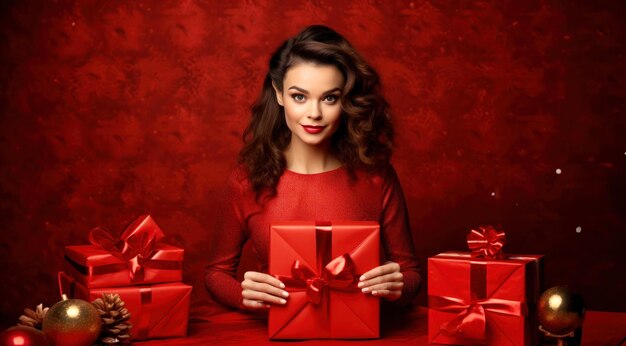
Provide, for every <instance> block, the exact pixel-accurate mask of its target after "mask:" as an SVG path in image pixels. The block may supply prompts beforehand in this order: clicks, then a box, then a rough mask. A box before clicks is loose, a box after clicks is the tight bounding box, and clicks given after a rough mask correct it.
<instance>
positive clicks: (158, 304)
mask: <svg viewBox="0 0 626 346" xmlns="http://www.w3.org/2000/svg"><path fill="white" fill-rule="evenodd" d="M59 285H60V290H61V293H62V294H67V295H68V296H69V297H70V298H78V299H83V300H86V301H89V302H92V301H94V300H95V299H97V298H101V297H102V294H103V293H117V294H119V295H120V298H121V299H122V300H123V301H124V303H125V306H126V308H127V309H128V311H129V312H130V315H131V316H130V322H131V323H132V329H131V339H132V340H143V339H158V338H172V337H185V336H186V335H187V321H188V318H189V302H190V298H191V288H192V287H191V286H189V285H185V284H183V283H180V282H171V283H164V284H155V285H147V286H128V287H109V288H87V287H85V286H83V285H81V284H80V283H79V282H77V281H76V280H74V279H73V278H72V277H70V276H68V275H66V274H65V273H64V272H60V273H59Z"/></svg>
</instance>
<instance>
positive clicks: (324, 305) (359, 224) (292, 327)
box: [268, 221, 380, 339]
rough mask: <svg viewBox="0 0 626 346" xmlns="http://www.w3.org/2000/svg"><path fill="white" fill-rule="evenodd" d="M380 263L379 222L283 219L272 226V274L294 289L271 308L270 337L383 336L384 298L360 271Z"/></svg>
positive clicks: (289, 290)
mask: <svg viewBox="0 0 626 346" xmlns="http://www.w3.org/2000/svg"><path fill="white" fill-rule="evenodd" d="M379 265H380V235H379V225H378V223H376V222H370V221H350V222H333V223H332V224H331V223H329V222H317V223H315V222H281V223H274V224H272V225H271V226H270V251H269V273H270V274H271V275H273V276H275V277H277V278H278V279H280V280H281V281H282V282H283V283H284V284H285V285H286V290H287V291H288V292H289V297H288V298H287V304H285V305H273V306H272V307H271V308H270V311H269V321H268V333H269V337H270V338H271V339H357V338H378V337H379V318H380V317H379V307H380V305H379V304H380V301H379V298H377V297H374V296H372V295H369V294H363V293H362V292H361V290H360V289H359V288H357V283H358V280H359V277H360V276H361V274H363V273H365V272H367V271H369V270H370V269H372V268H375V267H377V266H379Z"/></svg>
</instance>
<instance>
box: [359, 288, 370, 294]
mask: <svg viewBox="0 0 626 346" xmlns="http://www.w3.org/2000/svg"><path fill="white" fill-rule="evenodd" d="M369 290H370V289H369V287H365V288H364V289H362V290H361V292H363V293H367V291H369Z"/></svg>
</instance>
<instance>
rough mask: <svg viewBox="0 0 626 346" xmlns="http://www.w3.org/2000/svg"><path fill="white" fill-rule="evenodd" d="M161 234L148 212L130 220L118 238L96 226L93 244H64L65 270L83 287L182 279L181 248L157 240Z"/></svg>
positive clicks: (92, 238) (182, 252) (90, 238)
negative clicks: (131, 221)
mask: <svg viewBox="0 0 626 346" xmlns="http://www.w3.org/2000/svg"><path fill="white" fill-rule="evenodd" d="M163 237H164V234H163V232H162V231H161V229H160V228H159V226H158V225H157V224H156V223H155V222H154V220H153V219H152V218H151V217H150V216H149V215H143V216H140V217H138V218H137V219H136V220H135V221H133V223H131V224H130V225H129V226H128V227H127V228H126V230H125V231H124V233H123V234H122V235H121V236H120V239H116V238H114V237H113V236H112V235H110V234H109V233H108V232H107V231H105V230H104V229H102V228H96V229H94V230H92V231H91V233H90V235H89V240H90V242H91V243H92V245H74V246H66V247H65V265H64V270H65V271H66V272H67V273H68V274H69V275H71V276H72V277H74V278H75V279H76V280H77V281H79V282H80V283H81V284H83V285H84V286H86V287H115V286H128V285H141V284H153V283H162V282H175V281H181V280H182V261H183V256H184V250H183V249H182V248H179V247H176V246H172V245H167V244H162V243H159V241H160V240H161V239H162V238H163Z"/></svg>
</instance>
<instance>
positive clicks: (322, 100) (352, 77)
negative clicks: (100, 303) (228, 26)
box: [205, 25, 421, 310]
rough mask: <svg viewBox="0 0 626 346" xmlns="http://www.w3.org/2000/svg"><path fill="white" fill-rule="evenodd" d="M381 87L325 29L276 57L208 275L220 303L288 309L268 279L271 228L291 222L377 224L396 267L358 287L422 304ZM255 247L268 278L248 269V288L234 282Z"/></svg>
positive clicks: (278, 285) (315, 29)
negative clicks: (247, 248)
mask: <svg viewBox="0 0 626 346" xmlns="http://www.w3.org/2000/svg"><path fill="white" fill-rule="evenodd" d="M379 89H380V82H379V77H378V75H377V74H376V72H375V71H374V70H373V69H372V68H371V67H369V66H368V65H367V64H366V62H365V61H364V60H363V59H362V58H361V57H360V56H359V55H358V53H357V52H356V51H355V49H354V48H353V47H352V46H351V45H350V43H349V42H348V41H347V40H346V39H344V38H343V37H342V36H341V35H339V34H338V33H336V32H335V31H333V30H332V29H330V28H328V27H325V26H321V25H313V26H309V27H307V28H305V29H304V30H303V31H302V32H300V33H299V34H298V35H296V36H295V37H293V38H291V39H289V40H287V41H285V42H284V43H283V44H282V45H281V46H280V47H279V48H278V49H277V50H276V52H275V53H274V54H273V55H272V57H271V59H270V62H269V72H268V74H267V76H266V78H265V82H264V85H263V90H262V92H261V95H260V97H259V99H258V100H257V102H256V103H255V105H254V106H253V107H252V119H251V121H250V124H249V125H248V127H247V129H246V131H245V133H244V142H245V145H244V148H243V149H242V150H241V153H240V157H239V163H240V165H239V167H238V168H237V169H235V171H234V172H233V174H232V175H231V177H230V180H229V189H228V190H229V205H227V206H226V208H227V210H226V211H225V215H224V218H223V225H222V226H221V227H220V229H219V231H220V232H222V233H221V234H220V237H219V238H218V240H216V241H215V243H214V244H215V245H216V246H215V247H214V249H213V251H212V253H211V255H212V256H213V258H212V260H211V263H210V264H209V265H208V266H207V270H206V279H205V284H206V287H207V289H208V290H209V292H210V293H211V294H212V295H213V296H214V297H215V298H216V299H217V300H218V301H220V302H222V303H224V304H226V305H229V306H232V307H239V308H243V309H249V310H257V309H266V308H269V307H271V305H272V304H285V303H286V302H287V300H288V299H289V294H288V293H287V291H285V290H284V288H285V286H284V284H283V283H282V282H280V281H279V280H277V279H276V278H274V277H272V276H270V275H268V274H266V272H267V258H268V245H269V244H268V240H269V225H270V223H271V222H273V221H285V220H331V221H332V220H374V221H379V222H380V226H381V242H382V245H383V248H384V253H385V256H386V259H387V260H388V261H387V262H386V263H385V264H384V265H382V266H379V267H376V268H372V269H371V270H370V271H368V272H366V273H364V274H363V275H362V276H361V278H360V282H359V284H358V286H359V287H360V288H361V290H362V292H363V294H371V295H374V296H379V297H382V298H384V299H386V300H388V301H393V302H396V303H398V304H405V303H408V302H410V301H411V300H412V299H413V298H414V296H415V295H416V294H417V292H418V290H419V287H420V283H421V279H420V274H419V270H418V264H417V261H416V260H415V256H414V250H413V242H412V239H411V233H410V228H409V222H408V215H407V210H406V205H405V201H404V197H403V194H402V190H401V187H400V184H399V182H398V178H397V176H396V174H395V171H394V170H393V168H392V167H391V165H390V163H389V159H390V156H391V146H392V140H393V129H392V126H391V122H390V117H389V113H388V109H387V103H386V101H385V100H384V99H383V97H382V96H381V94H380V90H379ZM247 240H250V241H251V243H252V246H253V249H254V251H255V252H256V256H257V258H258V260H259V262H260V263H261V267H262V271H263V272H255V271H248V272H246V273H245V275H244V280H243V282H241V283H240V282H238V281H237V280H236V279H235V274H236V272H237V266H238V264H239V258H240V255H241V251H242V248H243V245H244V244H245V242H246V241H247Z"/></svg>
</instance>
